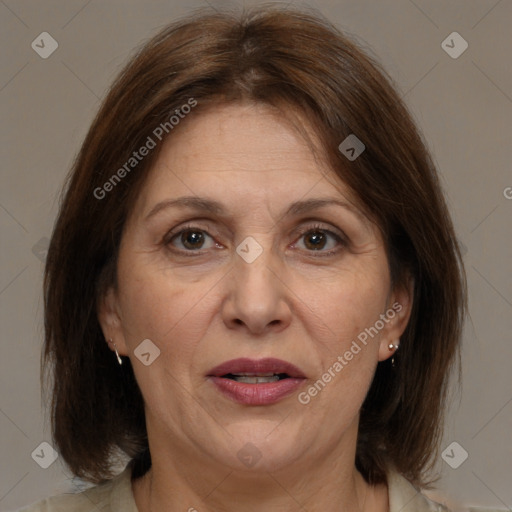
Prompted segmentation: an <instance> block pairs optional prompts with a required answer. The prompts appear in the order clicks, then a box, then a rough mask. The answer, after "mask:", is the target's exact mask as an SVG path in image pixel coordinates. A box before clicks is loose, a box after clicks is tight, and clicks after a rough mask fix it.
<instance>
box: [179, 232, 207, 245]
mask: <svg viewBox="0 0 512 512" xmlns="http://www.w3.org/2000/svg"><path fill="white" fill-rule="evenodd" d="M180 238H181V243H182V244H183V246H184V247H186V248H187V249H200V248H201V247H202V245H203V244H204V235H203V233H202V232H200V231H192V230H189V231H183V232H182V233H181V237H180Z"/></svg>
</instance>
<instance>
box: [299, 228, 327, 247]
mask: <svg viewBox="0 0 512 512" xmlns="http://www.w3.org/2000/svg"><path fill="white" fill-rule="evenodd" d="M326 242H327V237H326V236H325V234H324V233H322V232H321V231H310V232H309V233H306V234H305V235H304V245H305V246H306V248H307V249H312V250H313V251H317V250H318V249H323V248H324V247H325V244H326Z"/></svg>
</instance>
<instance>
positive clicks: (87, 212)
mask: <svg viewBox="0 0 512 512" xmlns="http://www.w3.org/2000/svg"><path fill="white" fill-rule="evenodd" d="M464 310H465V280H464V273H463V270H462V265H461V257H460V254H459V250H458V247H457V244H456V238H455V235H454V230H453V226H452V223H451V220H450V216H449V214H448V211H447V207H446V205H445V202H444V199H443V194H442V191H441V188H440V185H439V182H438V178H437V174H436V170H435V168H434V166H433V164H432V161H431V159H430V157H429V155H428V153H427V151H426V149H425V147H424V144H423V142H422V140H421V137H420V136H419V134H418V131H417V129H416V127H415V126H414V124H413V122H412V120H411V118H410V116H409V114H408V113H407V111H406V109H405V107H404V105H403V103H402V102H401V100H400V98H399V96H398V95H397V93H396V92H395V91H394V89H393V87H392V85H391V84H390V80H389V79H388V78H387V76H386V74H385V73H384V71H382V70H381V69H380V67H379V65H378V64H377V63H375V62H373V61H372V60H371V59H370V58H369V57H368V56H366V55H365V54H364V53H362V51H361V50H359V49H358V48H357V47H356V46H355V45H354V43H352V42H350V41H349V40H348V39H347V38H346V37H345V36H344V35H343V34H341V33H340V32H339V31H338V30H337V29H336V28H335V27H333V26H331V25H330V24H329V23H327V22H326V21H325V20H322V19H320V18H319V17H318V16H316V15H312V14H309V13H306V12H303V11H296V10H284V9H278V8H272V7H268V6H267V7H264V8H259V9H256V10H253V11H251V12H250V13H245V14H243V15H242V16H235V15H232V14H227V13H213V14H212V13H207V14H204V13H203V14H196V15H195V16H192V17H190V18H187V19H185V20H182V21H180V22H178V23H174V24H172V25H170V26H168V27H167V28H165V29H164V30H163V31H161V32H160V33H159V34H158V35H157V36H156V37H155V38H153V39H152V40H151V41H150V42H149V43H147V44H146V45H145V46H144V48H142V50H141V51H140V52H139V53H138V54H137V55H136V56H135V57H134V58H133V59H132V60H131V62H130V63H129V64H128V65H127V67H126V68H125V69H124V71H123V72H122V73H121V75H120V76H119V78H118V79H117V80H116V82H115V83H114V85H113V87H112V89H111V91H110V92H109V94H108V96H107V98H106V99H105V101H104V103H103V105H102V107H101V109H100V111H99V113H98V115H97V117H96V119H95V121H94V122H93V124H92V127H91V129H90V131H89V134H88V135H87V137H86V139H85V142H84V144H83V147H82V149H81V151H80V154H79V155H78V158H77V160H76V162H75V165H74V169H73V172H72V174H71V175H70V179H69V183H68V186H67V192H66V195H65V197H64V200H63V202H62V206H61V210H60V213H59V216H58V219H57V222H56V226H55V230H54V233H53V236H52V241H51V246H50V249H49V253H48V259H47V267H46V275H45V328H46V345H45V362H46V368H53V379H54V380H53V382H54V385H53V392H52V397H53V416H52V418H53V432H54V439H55V443H56V446H57V448H58V450H59V452H60V455H61V456H62V457H63V459H64V460H65V461H66V463H67V464H68V466H69V468H70V469H71V470H72V472H73V473H74V474H75V475H77V476H78V477H80V478H83V479H85V480H87V481H90V482H92V483H95V484H101V485H97V486H95V487H92V488H91V489H89V490H87V491H85V492H83V493H80V494H76V495H64V496H60V497H54V498H49V499H48V500H45V501H43V502H41V503H39V504H36V505H33V506H32V507H29V508H28V509H27V510H30V511H39V510H48V511H54V510H66V511H70V510H73V511H85V510H95V509H99V510H108V511H121V510H122V511H127V510H128V511H130V510H131V511H137V510H138V511H139V512H149V511H154V510H188V511H194V510H197V511H200V512H201V511H220V510H222V511H231V510H240V509H243V510H250V511H260V510H280V511H291V510H310V511H317V510H322V511H333V512H334V511H339V510H350V511H379V512H380V511H388V510H389V511H391V512H398V511H399V510H400V511H401V512H406V511H412V510H414V511H425V510H441V509H444V507H443V508H441V505H438V504H435V503H434V502H432V501H429V500H428V499H427V498H426V497H424V496H423V495H422V494H421V493H420V492H419V490H420V489H422V488H427V487H428V485H429V484H430V483H431V481H432V479H431V475H430V474H429V470H430V469H431V466H432V464H433V463H434V462H435V459H436V455H437V448H438V442H439V436H440V433H441V429H442V412H443V407H444V399H445V394H446V390H447V385H448V377H449V373H450V369H451V368H452V365H453V363H454V362H455V361H456V359H457V354H458V344H459V339H460V334H461V325H462V321H463V313H464ZM126 458H128V461H129V463H128V464H127V466H126V468H125V470H124V471H122V472H121V474H120V475H117V476H116V469H115V468H116V467H117V465H118V463H119V462H123V461H124V462H126Z"/></svg>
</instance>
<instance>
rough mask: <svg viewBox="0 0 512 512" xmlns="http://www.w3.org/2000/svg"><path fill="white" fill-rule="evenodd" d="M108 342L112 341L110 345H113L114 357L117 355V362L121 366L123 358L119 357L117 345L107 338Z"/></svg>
mask: <svg viewBox="0 0 512 512" xmlns="http://www.w3.org/2000/svg"><path fill="white" fill-rule="evenodd" d="M108 342H109V343H112V345H114V351H115V353H116V357H117V362H118V363H119V366H121V365H122V364H123V360H122V359H121V357H120V356H119V352H118V351H117V346H116V344H115V343H114V342H113V341H112V339H109V340H108Z"/></svg>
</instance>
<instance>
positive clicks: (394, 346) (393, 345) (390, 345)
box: [388, 339, 400, 368]
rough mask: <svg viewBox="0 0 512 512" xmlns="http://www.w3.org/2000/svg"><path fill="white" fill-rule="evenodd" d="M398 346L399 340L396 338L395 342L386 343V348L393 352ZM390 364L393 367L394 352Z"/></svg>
mask: <svg viewBox="0 0 512 512" xmlns="http://www.w3.org/2000/svg"><path fill="white" fill-rule="evenodd" d="M399 346H400V340H399V339H398V340H396V342H395V343H390V344H389V345H388V349H389V350H390V351H392V350H394V351H395V352H396V351H397V350H398V347H399ZM391 366H392V367H393V368H394V367H395V354H393V357H392V358H391Z"/></svg>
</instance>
